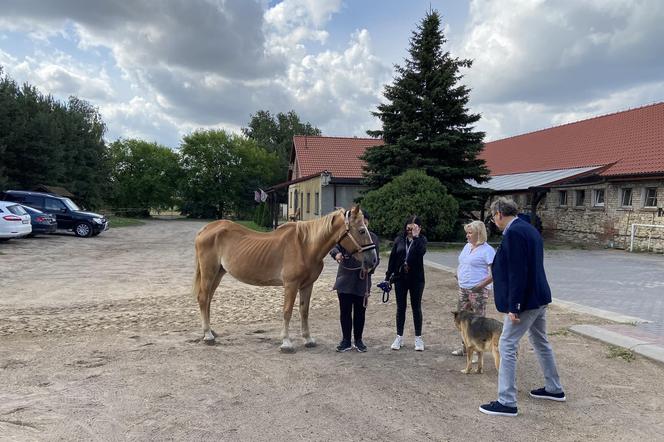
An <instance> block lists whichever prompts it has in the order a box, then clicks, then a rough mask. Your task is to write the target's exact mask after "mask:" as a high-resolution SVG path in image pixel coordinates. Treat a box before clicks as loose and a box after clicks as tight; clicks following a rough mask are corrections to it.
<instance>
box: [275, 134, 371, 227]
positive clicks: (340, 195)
mask: <svg viewBox="0 0 664 442" xmlns="http://www.w3.org/2000/svg"><path fill="white" fill-rule="evenodd" d="M382 144H383V140H380V139H376V138H357V137H355V138H344V137H322V136H310V135H298V136H295V137H293V147H292V149H291V156H290V164H289V169H288V182H286V183H282V184H283V185H287V186H288V213H289V216H290V217H291V218H292V219H301V220H306V219H312V218H317V217H320V216H321V215H324V214H326V213H328V212H330V211H331V210H333V209H334V208H335V207H349V206H350V205H352V204H353V201H354V200H355V198H357V197H358V196H359V195H360V192H361V191H362V190H363V189H365V186H363V185H362V171H363V168H364V161H362V160H361V159H360V157H361V156H362V154H364V151H365V150H366V149H367V148H369V147H372V146H378V145H382Z"/></svg>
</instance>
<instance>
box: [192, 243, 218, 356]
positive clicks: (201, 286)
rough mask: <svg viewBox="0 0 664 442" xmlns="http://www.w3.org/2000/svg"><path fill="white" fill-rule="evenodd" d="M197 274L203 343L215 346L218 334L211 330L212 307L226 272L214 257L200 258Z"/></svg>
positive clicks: (196, 287) (196, 285)
mask: <svg viewBox="0 0 664 442" xmlns="http://www.w3.org/2000/svg"><path fill="white" fill-rule="evenodd" d="M196 272H197V273H196V284H195V289H196V290H197V291H198V293H196V295H197V298H198V306H199V307H200V310H201V321H202V323H203V342H205V343H206V344H214V338H215V336H216V334H215V333H214V332H213V331H212V329H211V328H210V305H211V303H212V297H213V296H214V292H215V290H216V289H217V287H218V286H219V282H220V281H221V278H222V276H224V273H225V272H224V269H223V268H222V267H221V266H220V265H219V263H218V262H217V260H216V259H214V256H202V257H199V259H198V268H197V269H196Z"/></svg>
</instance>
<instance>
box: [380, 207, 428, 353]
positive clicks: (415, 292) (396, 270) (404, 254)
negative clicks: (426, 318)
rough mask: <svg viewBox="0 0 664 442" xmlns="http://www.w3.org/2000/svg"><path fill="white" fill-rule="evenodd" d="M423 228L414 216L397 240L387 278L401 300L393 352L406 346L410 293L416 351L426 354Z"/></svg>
mask: <svg viewBox="0 0 664 442" xmlns="http://www.w3.org/2000/svg"><path fill="white" fill-rule="evenodd" d="M421 230H422V224H421V222H420V219H419V218H418V217H417V216H415V215H413V216H411V217H409V218H408V219H407V220H406V223H405V224H404V230H403V232H402V233H401V234H399V236H397V237H396V239H395V240H394V245H393V246H392V252H391V253H390V261H389V264H388V266H387V273H386V274H385V277H386V279H387V280H390V279H391V280H392V281H393V282H394V286H395V292H396V298H397V337H396V338H395V339H394V342H393V343H392V346H391V348H392V350H399V349H400V348H401V346H402V345H403V327H404V322H406V298H407V296H408V292H410V307H411V308H412V309H413V322H414V325H415V350H416V351H423V350H424V341H422V292H423V291H424V258H423V257H424V254H425V253H426V251H427V239H426V237H425V236H424V235H421V234H420V231H421Z"/></svg>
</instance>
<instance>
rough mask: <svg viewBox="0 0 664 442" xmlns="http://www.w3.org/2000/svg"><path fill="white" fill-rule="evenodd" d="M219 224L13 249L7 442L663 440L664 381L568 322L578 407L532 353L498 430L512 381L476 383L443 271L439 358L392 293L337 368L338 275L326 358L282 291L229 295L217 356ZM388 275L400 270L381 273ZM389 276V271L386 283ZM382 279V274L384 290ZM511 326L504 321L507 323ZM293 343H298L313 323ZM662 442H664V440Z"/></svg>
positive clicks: (6, 286)
mask: <svg viewBox="0 0 664 442" xmlns="http://www.w3.org/2000/svg"><path fill="white" fill-rule="evenodd" d="M202 225H203V224H202V223H198V222H190V221H152V222H149V223H148V224H147V225H145V226H141V227H132V228H123V229H111V230H109V231H108V232H105V233H103V234H102V235H100V236H98V237H96V238H91V239H79V238H75V237H73V236H70V235H57V236H52V237H37V238H34V239H28V240H21V241H9V242H7V243H2V244H0V440H21V441H24V440H40V441H42V440H68V441H71V440H197V441H198V440H300V439H304V440H409V441H410V440H482V441H484V440H493V439H499V440H515V441H516V440H518V441H523V440H543V441H546V440H561V441H568V440H569V441H585V440H589V439H595V440H601V441H606V440H629V441H632V440H656V439H660V438H661V435H662V434H664V421H663V420H662V416H663V415H664V413H663V412H664V395H663V394H662V393H661V388H660V386H661V385H663V384H664V366H662V365H661V364H658V363H655V362H652V361H649V360H647V359H644V358H640V357H637V358H636V359H635V360H633V361H631V362H627V361H625V360H623V359H620V358H611V357H609V356H610V354H611V353H610V351H609V349H608V347H607V346H606V345H604V344H602V343H599V342H595V341H591V340H588V339H586V338H583V337H580V336H577V335H574V334H572V333H569V332H568V331H567V327H569V326H570V325H573V324H578V323H601V322H600V321H599V320H597V319H595V318H592V317H588V316H582V315H578V314H575V313H572V312H569V311H565V310H562V309H559V308H555V307H553V308H552V309H551V312H550V316H549V318H550V325H549V330H550V333H551V335H552V336H551V340H552V342H553V344H554V348H555V351H556V355H557V358H558V364H559V370H560V372H561V376H562V380H563V383H564V385H565V389H566V392H567V395H568V402H566V403H551V402H549V401H537V400H534V399H531V398H529V397H528V394H527V392H528V390H529V389H531V388H535V387H539V386H541V385H542V380H541V378H540V374H539V368H538V366H537V361H536V359H535V357H534V355H533V353H532V351H530V349H529V346H528V344H527V341H525V340H524V342H523V343H522V348H521V351H520V355H521V356H520V360H519V370H518V385H519V414H520V415H519V416H518V417H516V418H505V417H490V416H485V415H483V414H481V413H479V411H478V410H477V408H478V406H479V405H480V404H481V403H484V402H487V401H489V400H495V395H496V370H495V368H494V367H493V364H492V362H491V358H490V356H488V355H487V357H486V358H485V370H486V372H485V373H484V374H480V375H478V374H471V375H464V374H462V373H460V370H461V369H462V368H463V366H464V360H463V358H458V357H454V356H451V355H450V351H451V350H452V349H453V348H454V347H455V346H456V344H457V343H458V341H459V337H458V333H457V332H456V330H455V329H454V327H453V324H452V321H451V315H450V314H449V312H450V310H451V309H452V308H453V306H454V305H455V301H454V300H455V290H454V287H455V285H454V279H453V278H452V276H451V275H449V274H447V273H444V272H439V271H435V270H433V269H429V270H428V273H427V287H426V289H425V295H424V313H425V330H424V338H425V343H426V351H424V352H422V353H420V352H417V353H416V352H414V351H413V344H412V340H413V336H412V320H411V317H410V315H409V316H408V317H407V327H408V328H407V332H406V335H407V336H406V342H407V344H408V345H407V346H406V347H405V348H403V349H402V350H400V351H398V352H397V351H392V350H390V349H389V345H390V343H391V341H392V339H393V337H394V328H393V322H394V312H395V306H394V303H393V302H390V303H389V304H387V305H383V304H381V303H380V301H379V296H378V294H377V293H376V294H375V296H373V297H372V298H371V304H370V307H369V310H368V312H367V325H366V329H365V343H366V344H367V345H368V346H369V352H367V353H364V354H360V353H356V352H353V353H344V354H339V353H335V351H334V346H335V345H336V343H337V341H338V339H339V325H338V320H337V315H338V309H337V302H336V295H335V293H334V292H330V291H329V288H330V287H331V285H332V280H333V276H334V273H335V271H336V269H335V265H334V263H332V262H329V263H328V264H329V265H327V266H326V269H325V271H324V273H323V275H322V276H321V278H320V279H319V281H318V282H317V284H316V286H315V289H314V297H313V298H314V299H313V301H312V312H311V315H312V317H311V327H312V333H313V335H314V337H316V338H317V340H318V343H319V345H318V347H316V348H313V349H305V348H304V346H303V341H302V340H301V339H300V338H299V337H297V338H296V339H295V341H294V342H295V344H296V346H297V353H295V354H281V353H280V352H279V350H278V346H279V344H280V339H279V331H280V326H281V322H280V315H281V313H280V308H281V302H282V296H281V291H280V289H279V288H267V289H261V288H257V287H251V286H247V285H244V284H241V283H238V282H237V281H234V280H232V279H231V278H225V279H224V280H223V281H222V285H221V286H220V288H219V290H218V291H217V295H216V297H215V300H214V302H213V312H212V315H213V316H212V322H213V327H214V328H215V330H216V331H217V332H219V333H220V334H221V336H220V337H219V338H218V340H217V345H216V346H213V347H208V346H205V345H203V344H202V343H201V342H200V340H199V339H200V335H201V332H200V321H199V316H198V306H197V304H196V302H195V301H194V299H193V297H192V295H191V294H190V285H191V278H192V268H193V238H194V235H195V232H196V231H197V230H198V229H199V228H200V227H201V226H202ZM381 270H382V266H381ZM379 272H380V271H379ZM379 274H380V273H379ZM491 314H492V315H493V316H496V317H498V316H497V315H495V312H492V313H491ZM292 325H293V327H292V328H291V330H292V331H293V332H294V333H293V336H298V332H299V319H298V317H297V314H295V315H294V322H293V323H292ZM660 440H661V439H660Z"/></svg>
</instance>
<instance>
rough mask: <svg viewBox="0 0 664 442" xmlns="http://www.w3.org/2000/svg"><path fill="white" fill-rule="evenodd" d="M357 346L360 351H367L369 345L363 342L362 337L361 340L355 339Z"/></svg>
mask: <svg viewBox="0 0 664 442" xmlns="http://www.w3.org/2000/svg"><path fill="white" fill-rule="evenodd" d="M355 348H356V349H357V351H359V352H360V353H365V352H366V351H367V346H366V345H364V342H362V340H361V339H360V340H359V341H357V340H356V341H355Z"/></svg>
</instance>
